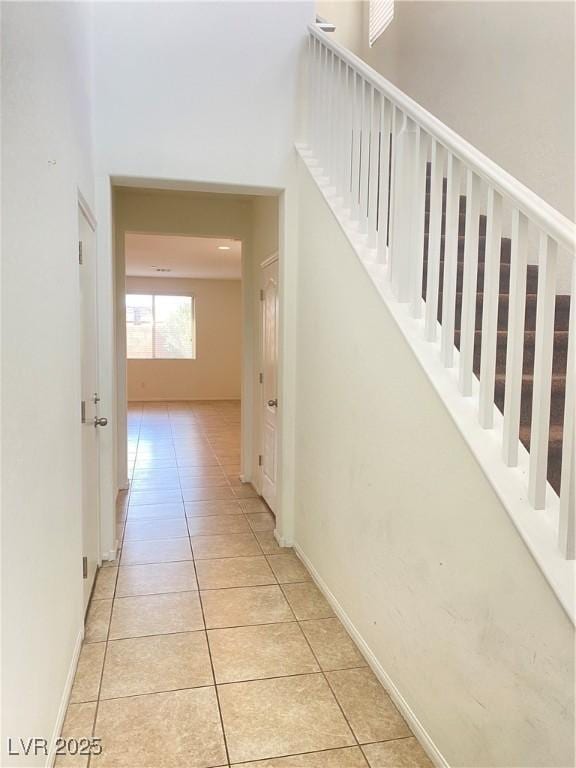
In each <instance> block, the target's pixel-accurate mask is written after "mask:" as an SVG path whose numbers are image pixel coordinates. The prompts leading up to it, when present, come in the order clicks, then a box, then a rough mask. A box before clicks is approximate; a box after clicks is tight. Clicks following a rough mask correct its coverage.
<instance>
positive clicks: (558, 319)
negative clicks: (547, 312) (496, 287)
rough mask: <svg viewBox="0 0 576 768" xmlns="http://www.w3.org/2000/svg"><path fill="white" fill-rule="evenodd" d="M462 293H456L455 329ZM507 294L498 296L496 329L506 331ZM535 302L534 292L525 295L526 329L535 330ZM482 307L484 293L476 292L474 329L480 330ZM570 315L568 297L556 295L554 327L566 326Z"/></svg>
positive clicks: (459, 315)
mask: <svg viewBox="0 0 576 768" xmlns="http://www.w3.org/2000/svg"><path fill="white" fill-rule="evenodd" d="M462 296H463V294H462V293H457V294H456V329H460V327H461V326H460V321H461V314H462ZM509 298H510V297H509V295H508V294H507V293H502V294H500V295H499V297H498V326H497V327H498V330H499V331H506V330H507V329H508V308H509ZM536 302H537V297H536V294H534V293H529V294H527V295H526V312H525V316H524V318H525V319H524V328H525V330H526V331H535V330H536ZM483 308H484V294H483V293H477V294H476V324H475V328H476V330H478V331H480V330H482V313H483ZM569 317H570V297H569V296H557V297H556V306H555V309H554V318H555V319H554V327H555V328H557V329H559V330H560V329H564V328H566V329H567V328H568V321H569ZM441 320H442V295H439V297H438V321H439V322H440V321H441Z"/></svg>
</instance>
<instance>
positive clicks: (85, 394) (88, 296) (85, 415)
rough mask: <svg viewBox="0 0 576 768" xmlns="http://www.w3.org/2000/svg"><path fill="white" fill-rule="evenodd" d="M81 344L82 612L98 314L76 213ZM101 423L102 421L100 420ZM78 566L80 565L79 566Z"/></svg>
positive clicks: (90, 569)
mask: <svg viewBox="0 0 576 768" xmlns="http://www.w3.org/2000/svg"><path fill="white" fill-rule="evenodd" d="M78 229H79V236H78V241H79V242H78V249H79V254H78V255H79V262H80V264H79V267H78V268H79V271H80V344H81V361H82V368H81V400H82V402H81V408H80V414H79V415H80V418H81V422H82V423H81V434H82V573H83V578H84V608H85V609H86V607H87V606H88V602H89V600H90V595H91V592H92V587H93V585H94V577H95V575H96V570H97V568H98V563H99V555H100V520H99V492H98V487H99V467H98V432H99V427H98V426H96V425H97V421H96V420H97V419H98V394H97V393H98V325H97V323H98V314H97V303H96V301H97V293H96V279H97V274H96V233H95V232H94V229H93V228H92V226H91V224H90V222H89V221H88V220H87V218H86V216H85V215H84V213H83V212H82V210H81V209H79V213H78ZM102 422H104V420H102ZM79 565H80V564H79Z"/></svg>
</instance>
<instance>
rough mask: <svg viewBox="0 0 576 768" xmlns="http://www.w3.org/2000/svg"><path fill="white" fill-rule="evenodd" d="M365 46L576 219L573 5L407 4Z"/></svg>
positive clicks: (477, 0)
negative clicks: (575, 184) (575, 200)
mask: <svg viewBox="0 0 576 768" xmlns="http://www.w3.org/2000/svg"><path fill="white" fill-rule="evenodd" d="M364 16H365V21H364V23H365V25H366V24H367V14H364ZM366 29H367V28H366ZM367 41H368V33H367V31H366V32H365V33H364V35H363V46H362V48H361V49H360V52H361V55H362V56H363V58H364V59H365V60H366V61H367V62H368V63H369V64H370V65H371V66H372V67H374V68H375V69H376V70H377V71H378V72H380V73H381V74H383V75H384V76H385V77H386V78H388V79H389V80H391V81H392V82H393V83H394V84H395V85H397V86H398V87H399V88H401V89H402V90H403V91H405V92H406V93H407V94H408V95H410V96H411V97H412V98H413V99H415V100H416V101H417V102H419V103H420V104H422V106H424V107H425V108H426V109H428V110H429V111H430V112H432V114H434V115H436V117H438V118H440V120H442V121H443V122H444V123H446V124H447V125H448V126H450V127H451V128H453V129H454V130H455V131H457V132H458V133H460V134H461V135H462V136H464V138H466V139H467V140H468V141H470V142H471V143H472V144H474V145H475V146H476V147H478V149H480V150H481V151H482V152H484V153H485V154H486V155H488V157H490V158H491V159H492V160H494V161H495V162H497V163H498V164H499V165H501V166H502V167H503V168H505V169H506V170H507V171H509V173H511V174H512V175H513V176H516V177H517V178H518V179H520V181H522V182H523V183H524V184H526V185H527V186H528V187H530V188H531V189H533V190H534V191H535V192H536V193H537V194H539V195H540V196H541V197H543V198H544V200H546V201H547V202H548V203H550V204H551V205H553V206H554V207H556V208H558V210H559V211H561V212H562V213H563V214H564V215H565V216H568V217H570V218H574V87H575V86H574V3H572V2H547V1H546V2H516V1H515V0H512V1H508V2H486V0H471V1H466V2H450V1H449V0H448V1H441V2H435V1H434V0H433V1H430V0H424V1H412V0H408V1H406V0H401V1H400V2H397V3H396V4H395V12H394V20H393V21H392V23H391V25H390V26H389V27H388V29H387V30H386V31H385V32H384V34H383V35H382V36H381V37H380V38H379V39H378V40H377V42H376V44H375V45H374V47H373V48H371V49H370V48H369V47H368V42H367Z"/></svg>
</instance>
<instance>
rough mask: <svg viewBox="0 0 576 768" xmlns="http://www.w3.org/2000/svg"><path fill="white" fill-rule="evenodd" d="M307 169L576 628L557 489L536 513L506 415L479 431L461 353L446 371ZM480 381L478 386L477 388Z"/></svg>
mask: <svg viewBox="0 0 576 768" xmlns="http://www.w3.org/2000/svg"><path fill="white" fill-rule="evenodd" d="M298 151H299V152H300V156H301V158H302V161H303V162H304V165H305V166H306V168H307V169H308V171H309V172H310V175H311V176H312V178H313V179H314V181H315V182H316V184H317V185H318V188H319V190H320V193H321V194H322V195H323V197H324V199H325V200H326V203H327V205H328V207H329V208H330V210H331V211H332V213H333V214H334V216H335V218H336V222H337V224H338V225H339V226H340V228H341V229H342V231H343V233H344V234H345V236H346V237H347V239H348V241H349V243H350V245H351V247H352V248H353V250H354V252H355V253H356V255H357V257H358V259H359V260H360V263H361V264H362V266H363V267H364V269H365V270H366V272H367V274H368V276H369V277H370V279H371V281H372V283H373V285H374V287H375V288H376V290H377V291H378V293H379V294H380V296H381V298H382V299H383V301H384V303H385V304H386V307H387V309H388V311H389V312H390V314H391V315H392V317H393V318H394V320H395V321H396V324H397V326H398V328H399V329H400V331H401V333H402V335H403V336H404V338H405V339H406V341H407V343H408V344H409V345H410V347H411V349H412V351H413V353H414V355H415V357H416V359H417V360H418V362H419V363H420V365H421V367H422V369H423V370H424V371H425V373H426V375H427V376H428V377H429V379H430V381H431V383H432V385H433V387H434V389H435V390H436V392H437V393H438V396H439V397H440V399H441V400H442V402H443V403H444V405H445V407H446V410H447V411H448V413H449V415H450V416H451V418H452V420H453V421H454V423H455V424H456V426H457V428H458V429H459V430H460V433H461V434H462V436H463V438H464V440H465V441H466V443H467V445H468V447H469V448H470V450H471V451H472V453H473V455H474V456H475V458H476V460H477V461H478V463H479V464H480V467H481V468H482V470H483V472H484V474H485V476H486V479H487V480H488V482H489V483H490V484H491V486H492V487H493V489H494V491H495V492H496V494H497V496H498V498H499V499H500V501H501V502H502V505H503V507H504V509H505V510H506V512H507V513H508V515H509V517H510V519H511V521H512V523H513V524H514V526H515V527H516V530H517V531H518V533H519V534H520V536H521V538H522V540H523V541H524V543H525V545H526V547H527V549H528V551H529V552H530V554H531V555H532V557H533V558H534V560H535V561H536V563H537V564H538V566H539V567H540V569H541V571H542V573H543V575H544V577H545V578H546V580H547V582H548V584H549V585H550V587H551V588H552V591H553V592H554V594H555V595H556V597H557V598H558V600H559V602H560V604H561V605H562V607H563V609H564V610H565V612H566V615H567V616H568V618H569V619H570V621H571V622H572V623H573V624H576V602H575V600H574V586H575V573H576V568H575V561H573V560H566V559H565V558H564V556H563V555H562V553H561V552H560V549H559V547H558V534H557V531H558V519H559V507H560V502H559V499H558V496H556V494H555V493H554V491H553V489H552V488H551V487H549V488H548V496H549V499H550V501H549V503H548V505H547V508H546V510H535V509H533V508H532V506H531V505H530V503H529V501H528V479H527V478H528V461H529V457H528V452H527V451H526V449H525V448H524V446H522V445H520V446H519V459H518V466H517V467H514V468H511V467H507V466H506V465H505V464H504V463H503V461H502V459H501V446H502V439H501V435H502V430H503V419H502V415H501V414H500V413H499V412H498V411H496V410H495V413H494V429H492V430H484V429H479V428H478V418H477V412H476V408H475V405H474V403H475V402H476V401H477V397H476V398H472V397H462V395H461V393H460V390H459V388H458V354H457V352H458V351H457V350H455V352H454V358H455V363H454V367H453V368H444V366H443V364H442V361H441V358H440V355H439V354H438V350H439V345H438V344H431V343H429V342H428V341H427V340H426V339H425V338H424V333H423V321H422V320H419V319H414V318H413V317H411V316H410V314H409V305H408V304H400V303H399V302H398V301H397V300H396V297H395V296H394V295H393V294H392V289H391V287H390V281H389V279H388V276H387V272H386V268H385V267H383V266H382V265H379V264H376V263H375V262H374V260H373V259H372V258H371V252H370V249H368V248H366V246H365V245H363V244H362V241H361V239H359V238H358V233H357V228H356V229H355V228H354V224H353V223H352V222H351V220H350V218H349V212H347V211H345V210H344V209H343V208H342V203H341V201H340V200H338V199H337V198H334V196H333V188H332V187H330V186H328V185H327V183H326V180H325V179H324V178H323V177H322V176H320V175H319V174H318V168H317V166H316V164H315V162H314V161H313V160H312V159H311V158H310V157H309V155H308V153H307V152H306V151H303V150H302V149H301V148H300V149H299V150H298ZM477 384H478V382H477V381H475V387H477Z"/></svg>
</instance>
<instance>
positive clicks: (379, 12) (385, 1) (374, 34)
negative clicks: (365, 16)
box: [368, 0, 394, 48]
mask: <svg viewBox="0 0 576 768" xmlns="http://www.w3.org/2000/svg"><path fill="white" fill-rule="evenodd" d="M369 16H370V21H369V25H368V37H369V42H370V48H372V46H373V45H374V43H375V42H376V40H377V38H379V37H380V35H381V34H382V32H384V30H385V29H386V27H387V26H388V24H390V22H391V21H392V19H393V18H394V0H370V9H369Z"/></svg>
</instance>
